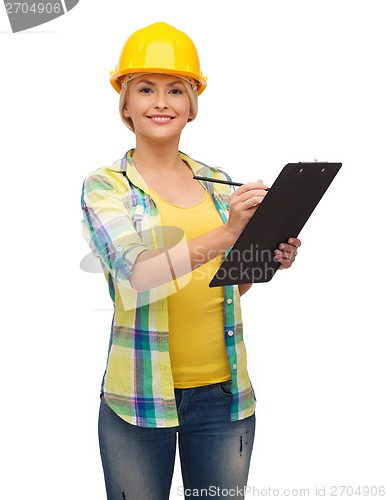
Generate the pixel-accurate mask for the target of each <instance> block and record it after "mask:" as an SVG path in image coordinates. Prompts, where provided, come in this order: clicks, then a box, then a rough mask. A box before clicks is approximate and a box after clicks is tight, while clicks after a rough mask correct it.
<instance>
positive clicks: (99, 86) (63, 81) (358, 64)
mask: <svg viewBox="0 0 387 500" xmlns="http://www.w3.org/2000/svg"><path fill="white" fill-rule="evenodd" d="M383 4H384V2H382V1H379V2H378V1H373V0H368V1H367V2H366V1H363V2H359V1H351V2H348V1H340V0H336V1H330V0H329V1H327V0H325V1H313V0H307V1H301V0H276V1H271V2H269V1H265V2H264V1H247V0H238V1H226V0H223V1H219V0H211V1H208V2H192V1H191V2H185V1H182V0H180V1H176V0H169V1H167V2H160V1H155V0H148V1H145V2H141V1H139V0H137V1H136V2H130V1H124V0H122V1H118V0H110V1H100V0H80V3H79V4H78V5H77V6H76V7H75V8H74V9H73V10H72V11H70V12H69V13H68V14H66V15H64V16H62V17H61V18H58V19H56V20H54V21H52V22H50V23H48V24H45V25H42V26H39V27H37V28H34V29H31V30H28V31H26V32H21V33H18V34H12V33H11V31H10V26H9V22H8V19H7V17H6V15H5V13H4V12H3V11H2V13H1V16H0V31H1V33H0V53H1V68H0V71H1V97H0V99H1V101H0V106H1V107H0V110H1V111H0V120H1V130H2V132H1V139H2V140H1V144H2V145H1V149H0V156H1V157H0V162H1V163H0V165H1V169H2V177H1V179H2V185H1V194H2V195H1V198H0V199H1V214H2V217H1V219H2V224H1V229H2V231H1V232H2V243H1V262H2V280H1V281H2V288H3V290H4V294H3V299H2V314H1V321H2V326H1V352H2V360H1V363H0V368H1V385H2V391H1V407H2V411H1V427H0V429H1V444H0V450H1V456H2V463H3V464H5V465H3V466H2V474H1V475H2V480H1V482H0V495H1V498H4V499H6V500H11V499H22V498H34V499H39V500H46V499H54V498H55V499H56V500H64V499H66V500H67V499H74V500H78V499H79V500H81V499H82V500H83V499H93V500H103V499H104V498H105V493H104V482H103V475H102V468H101V465H100V459H99V449H98V441H97V413H98V405H99V398H98V392H99V385H100V381H101V377H102V374H103V370H104V366H105V359H106V354H107V346H108V337H109V329H110V323H111V315H112V307H111V303H110V299H109V295H108V290H107V285H106V283H105V280H104V278H103V275H102V274H89V273H85V272H83V271H81V270H80V266H79V263H80V261H81V259H82V258H83V257H84V256H85V255H86V254H87V253H88V252H89V249H88V247H87V244H86V242H85V240H84V239H83V238H82V236H81V209H80V195H81V187H82V182H83V179H84V177H85V176H86V175H87V174H88V173H89V172H90V171H91V170H94V169H95V168H98V167H100V166H103V165H109V164H111V163H112V162H113V161H115V160H116V159H118V158H120V157H122V156H123V155H124V153H125V152H126V151H127V150H128V149H129V148H131V147H133V146H134V137H133V135H132V134H131V133H130V131H128V129H126V127H125V126H124V125H123V124H122V122H121V120H120V118H119V115H118V94H117V93H116V92H115V91H114V90H113V89H112V87H111V86H110V83H109V72H110V70H113V69H114V67H115V65H116V63H117V60H118V56H119V53H120V51H121V48H122V46H123V44H124V42H125V40H126V38H127V37H128V36H129V34H130V33H131V32H133V31H134V30H136V29H139V28H142V27H144V26H146V25H148V24H151V23H153V22H156V21H165V22H168V23H170V24H172V25H175V26H176V27H178V28H179V29H181V30H183V31H185V32H186V33H188V34H189V35H190V36H191V37H192V39H193V40H194V42H195V44H196V45H197V48H198V50H199V54H200V57H201V63H202V68H203V72H204V74H206V75H207V76H208V77H209V84H208V88H207V89H206V91H205V92H204V93H203V95H202V96H200V112H199V116H198V118H197V120H196V121H195V122H193V123H192V124H189V125H188V126H187V128H186V130H185V131H184V136H183V138H182V142H181V148H180V149H181V150H182V151H184V152H186V153H187V154H189V155H190V156H191V157H193V158H195V159H198V160H201V161H204V162H205V163H207V164H212V165H218V166H221V167H222V168H223V169H225V170H226V171H228V172H229V174H230V175H231V176H232V177H233V178H234V180H236V181H240V182H247V181H251V180H257V179H263V180H264V181H265V182H267V183H269V184H270V183H271V182H273V180H274V179H275V178H276V176H277V174H278V173H279V171H280V170H281V168H282V167H283V165H284V164H285V163H288V162H291V161H309V160H313V159H318V160H320V161H321V160H328V161H340V162H342V163H343V167H342V169H341V171H340V172H339V174H338V175H337V177H336V179H335V180H334V182H333V184H332V185H331V187H330V188H329V190H328V192H327V193H326V195H325V196H324V198H323V200H322V201H321V203H320V205H319V206H318V207H317V209H316V211H315V212H314V213H313V215H312V218H311V219H310V221H309V222H308V224H307V226H305V228H304V229H303V231H302V233H301V235H300V238H301V239H302V243H303V245H302V249H301V250H300V252H299V256H298V258H297V261H296V263H295V265H294V267H293V268H292V269H291V270H289V271H282V272H280V273H277V275H276V276H275V278H274V279H273V280H272V281H271V282H270V283H267V284H256V285H254V286H253V288H252V289H251V290H250V291H249V293H248V294H247V295H246V296H244V297H243V298H242V302H243V315H244V323H245V341H246V344H247V349H248V360H249V371H250V377H251V379H252V382H253V385H254V387H255V391H256V394H257V399H258V406H257V432H256V438H255V445H254V451H253V458H252V462H251V469H250V477H249V484H250V485H251V487H253V486H254V487H255V488H257V489H258V488H259V489H267V488H269V487H270V488H271V489H272V490H273V489H275V488H277V489H278V490H280V491H279V494H281V493H282V492H283V490H282V489H283V488H298V489H301V488H309V489H310V497H311V498H312V497H314V492H315V488H316V486H318V487H319V488H322V487H323V486H325V487H326V492H325V494H326V496H329V494H330V492H331V490H330V487H331V486H332V485H351V486H353V487H357V486H361V487H362V486H370V487H371V486H378V487H379V486H383V485H384V486H387V473H386V471H387V456H386V450H387V433H386V421H387V405H386V399H387V398H386V380H387V368H386V333H387V328H386V320H385V308H386V293H385V283H386V255H385V254H386V244H387V240H386V224H385V215H386V209H385V184H384V182H385V179H386V176H385V168H386V154H385V143H386V116H387V99H386V95H387V92H386V89H387V76H386V74H387V73H386V71H385V66H386V47H387V30H386V22H385V15H384V13H383ZM220 459H221V457H220ZM181 484H182V482H181V476H180V471H179V462H178V460H177V462H176V473H175V476H174V483H173V487H172V492H171V498H172V499H176V498H182V497H181V495H180V496H179V495H178V494H177V487H178V485H181ZM295 493H297V492H295ZM257 495H258V493H257V491H256V492H255V494H254V496H253V495H252V494H250V495H248V496H247V498H255V497H257ZM300 495H301V494H300ZM267 496H268V493H267Z"/></svg>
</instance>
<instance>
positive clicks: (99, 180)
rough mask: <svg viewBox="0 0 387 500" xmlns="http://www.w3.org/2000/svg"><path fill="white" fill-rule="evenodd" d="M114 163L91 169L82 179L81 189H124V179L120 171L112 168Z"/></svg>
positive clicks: (89, 190)
mask: <svg viewBox="0 0 387 500" xmlns="http://www.w3.org/2000/svg"><path fill="white" fill-rule="evenodd" d="M114 166H115V164H114V163H113V165H111V166H103V167H99V168H96V169H94V170H91V171H90V172H89V173H88V174H87V175H86V177H85V178H84V181H83V190H84V191H87V192H91V191H106V190H114V191H118V192H120V191H125V190H126V185H125V179H124V176H123V173H122V171H119V170H117V169H115V168H114Z"/></svg>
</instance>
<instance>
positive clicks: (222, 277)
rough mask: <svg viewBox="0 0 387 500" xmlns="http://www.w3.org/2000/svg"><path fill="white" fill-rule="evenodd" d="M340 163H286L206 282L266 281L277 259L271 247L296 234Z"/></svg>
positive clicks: (278, 264)
mask: <svg viewBox="0 0 387 500" xmlns="http://www.w3.org/2000/svg"><path fill="white" fill-rule="evenodd" d="M341 166H342V163H329V162H316V161H315V162H310V163H308V162H299V163H288V164H287V165H285V167H284V168H283V169H282V171H281V172H280V174H279V176H278V177H277V179H276V180H275V182H274V183H273V185H272V186H271V188H270V190H269V192H268V193H267V195H266V196H265V198H264V200H263V201H262V203H261V205H260V206H259V207H258V209H257V211H256V212H255V213H254V215H253V216H252V217H251V219H250V221H249V222H248V223H247V225H246V227H245V229H244V230H243V232H242V234H241V235H240V236H239V238H238V240H237V241H236V242H235V244H234V246H233V247H232V249H231V250H230V252H229V253H228V254H227V256H226V257H225V260H224V261H223V263H222V265H221V266H220V267H219V269H218V271H217V272H216V274H215V276H214V277H213V278H212V280H211V281H210V284H209V286H210V287H214V286H224V285H236V284H242V283H265V282H268V281H270V280H271V279H272V278H273V276H274V274H275V273H276V271H277V270H278V268H279V267H280V263H279V262H277V261H275V260H274V251H275V250H276V249H277V248H278V246H279V244H280V243H282V242H286V241H287V240H288V238H290V237H292V236H294V237H298V235H299V233H300V231H301V229H302V228H303V227H304V225H305V223H306V222H307V220H308V219H309V217H310V216H311V215H312V212H313V211H314V209H315V208H316V206H317V205H318V203H319V201H320V200H321V198H322V197H323V195H324V193H325V192H326V190H327V189H328V187H329V185H330V184H331V182H332V181H333V179H334V178H335V176H336V174H337V172H338V171H339V170H340V168H341Z"/></svg>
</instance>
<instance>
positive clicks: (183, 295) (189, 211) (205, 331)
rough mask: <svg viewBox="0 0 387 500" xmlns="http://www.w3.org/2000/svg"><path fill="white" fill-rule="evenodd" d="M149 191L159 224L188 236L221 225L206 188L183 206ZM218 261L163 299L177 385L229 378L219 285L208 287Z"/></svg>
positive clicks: (221, 290) (200, 383)
mask: <svg viewBox="0 0 387 500" xmlns="http://www.w3.org/2000/svg"><path fill="white" fill-rule="evenodd" d="M151 191H152V196H153V199H154V201H155V203H156V205H157V208H158V209H159V212H160V216H161V221H162V224H163V226H175V227H179V228H181V229H182V230H183V231H184V233H185V236H186V239H187V240H191V239H193V238H195V237H197V236H200V235H201V234H204V233H206V232H208V231H211V229H215V228H216V227H218V226H221V225H222V224H223V222H222V219H221V218H220V215H219V213H218V211H217V210H216V207H215V205H214V202H213V200H212V198H211V195H210V194H209V192H208V191H206V193H205V196H204V198H203V200H202V201H201V202H200V203H198V204H196V205H194V206H192V207H188V208H183V207H179V206H176V205H173V204H172V203H169V202H168V201H166V200H164V199H163V198H161V197H160V196H159V195H158V194H157V193H155V192H154V191H153V190H151ZM222 260H223V256H222V255H219V256H217V257H215V258H213V259H212V260H210V261H209V262H206V263H205V264H203V265H202V266H200V267H198V268H196V269H195V270H194V271H193V272H192V278H191V280H190V281H189V282H188V283H187V284H186V285H185V286H184V287H183V288H181V289H180V290H178V291H177V292H176V293H174V294H172V295H170V296H169V297H168V316H169V355H170V358H171V368H172V375H173V380H174V385H175V387H176V388H179V389H182V388H187V387H198V386H201V385H208V384H214V383H216V382H223V381H225V380H229V379H230V378H231V377H230V367H229V364H228V358H227V354H226V345H225V340H224V325H223V323H224V312H223V306H224V304H223V302H224V289H223V287H209V286H208V284H209V282H210V280H211V279H212V277H213V276H214V274H215V273H216V271H217V270H218V268H219V266H220V265H221V263H222Z"/></svg>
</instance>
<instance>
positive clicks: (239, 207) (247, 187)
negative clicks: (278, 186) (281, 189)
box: [226, 180, 267, 239]
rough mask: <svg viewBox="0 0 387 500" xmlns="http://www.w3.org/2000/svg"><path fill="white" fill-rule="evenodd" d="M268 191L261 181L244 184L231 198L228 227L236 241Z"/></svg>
mask: <svg viewBox="0 0 387 500" xmlns="http://www.w3.org/2000/svg"><path fill="white" fill-rule="evenodd" d="M266 189H267V186H266V184H264V183H263V182H262V181H261V180H260V181H258V182H251V183H249V184H243V186H241V187H239V188H238V189H237V190H236V191H234V192H233V193H232V195H231V196H230V213H229V218H228V221H227V224H226V226H227V228H228V230H229V231H230V233H232V234H233V235H234V237H235V239H237V238H238V237H239V235H240V234H241V233H242V231H243V229H244V228H245V226H246V224H247V223H248V222H249V220H250V219H251V217H252V216H253V215H254V214H255V212H256V210H257V208H258V207H259V205H260V204H261V203H262V200H263V199H264V197H265V196H266V195H267V191H266Z"/></svg>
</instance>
